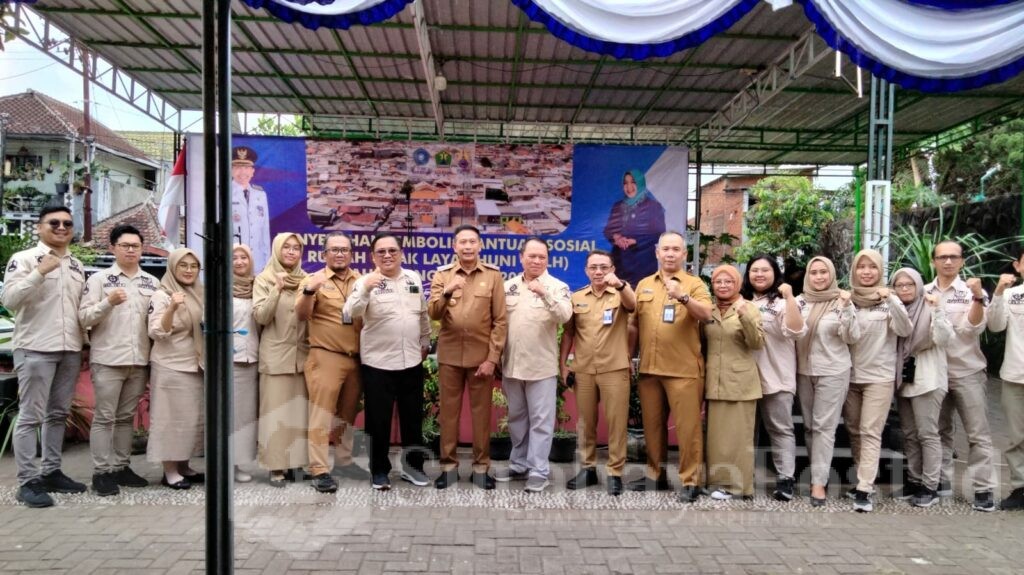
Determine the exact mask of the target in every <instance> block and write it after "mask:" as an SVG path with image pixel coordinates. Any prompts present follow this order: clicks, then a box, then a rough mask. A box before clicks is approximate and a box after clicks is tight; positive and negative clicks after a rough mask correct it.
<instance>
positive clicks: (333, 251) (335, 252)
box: [324, 248, 352, 256]
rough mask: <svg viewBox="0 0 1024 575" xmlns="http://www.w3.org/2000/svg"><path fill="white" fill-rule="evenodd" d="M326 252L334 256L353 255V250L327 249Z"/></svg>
mask: <svg viewBox="0 0 1024 575" xmlns="http://www.w3.org/2000/svg"><path fill="white" fill-rule="evenodd" d="M324 251H326V252H327V253H329V254H331V255H332V256H340V255H342V254H350V253H352V248H327V249H326V250H324Z"/></svg>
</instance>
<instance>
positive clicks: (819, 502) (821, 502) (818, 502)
mask: <svg viewBox="0 0 1024 575" xmlns="http://www.w3.org/2000/svg"><path fill="white" fill-rule="evenodd" d="M827 501H828V499H826V498H824V497H822V498H821V499H818V498H817V497H815V496H813V495H811V507H824V506H825V503H826V502H827Z"/></svg>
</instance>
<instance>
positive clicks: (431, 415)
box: [422, 355, 441, 459]
mask: <svg viewBox="0 0 1024 575" xmlns="http://www.w3.org/2000/svg"><path fill="white" fill-rule="evenodd" d="M423 376H424V377H423V427H422V430H423V445H424V446H425V447H426V448H427V449H428V450H430V453H432V454H433V456H434V458H435V459H436V458H437V457H438V455H439V453H440V451H441V424H440V423H439V422H438V420H437V418H438V415H439V414H440V412H441V388H440V387H439V385H438V381H437V359H436V358H435V357H434V356H432V355H429V356H427V359H425V360H423Z"/></svg>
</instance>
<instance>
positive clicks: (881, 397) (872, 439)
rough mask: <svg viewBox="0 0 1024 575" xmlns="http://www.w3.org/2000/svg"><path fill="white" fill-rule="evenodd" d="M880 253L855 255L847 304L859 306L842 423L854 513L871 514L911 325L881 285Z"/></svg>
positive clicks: (890, 294) (891, 295) (897, 301)
mask: <svg viewBox="0 0 1024 575" xmlns="http://www.w3.org/2000/svg"><path fill="white" fill-rule="evenodd" d="M884 269H885V266H884V263H883V262H882V254H880V253H878V252H877V251H875V250H861V251H859V252H857V255H855V256H854V257H853V271H852V272H851V273H850V286H851V287H852V288H853V293H852V295H851V298H850V299H851V300H852V301H853V305H854V306H855V307H856V308H857V323H859V324H860V334H861V335H860V340H859V341H857V343H855V344H854V345H852V346H851V347H850V361H851V363H852V369H851V370H850V390H849V391H848V392H847V394H846V402H845V404H844V405H843V421H844V422H845V423H846V429H847V431H849V433H850V447H851V451H852V452H853V461H854V462H855V463H856V465H857V487H855V488H854V489H853V490H851V492H850V495H852V496H853V510H854V511H857V512H859V513H867V512H869V511H871V510H872V508H873V505H872V503H871V497H872V496H873V495H874V492H875V478H876V477H877V475H878V459H879V455H880V453H881V449H882V430H883V429H884V428H885V420H886V419H887V418H888V416H889V406H890V405H892V397H893V393H894V392H895V391H896V369H897V357H896V339H897V338H900V337H907V336H908V335H910V331H911V329H913V326H912V325H911V324H910V318H909V317H907V310H906V308H904V307H903V303H902V302H900V299H899V298H898V297H896V294H894V293H892V291H890V290H889V288H888V287H887V286H886V285H885V283H884V282H883V281H882V272H883V270H884Z"/></svg>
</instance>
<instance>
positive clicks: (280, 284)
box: [274, 272, 288, 291]
mask: <svg viewBox="0 0 1024 575" xmlns="http://www.w3.org/2000/svg"><path fill="white" fill-rule="evenodd" d="M286 277H288V274H287V273H285V272H277V273H276V274H274V284H275V285H277V289H278V291H280V290H283V289H284V278H286Z"/></svg>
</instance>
